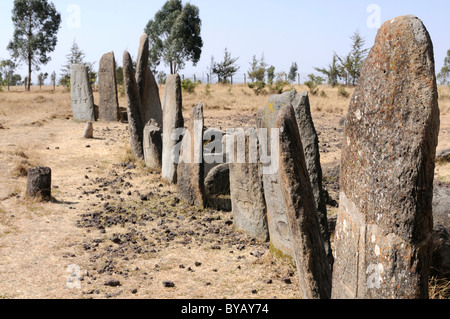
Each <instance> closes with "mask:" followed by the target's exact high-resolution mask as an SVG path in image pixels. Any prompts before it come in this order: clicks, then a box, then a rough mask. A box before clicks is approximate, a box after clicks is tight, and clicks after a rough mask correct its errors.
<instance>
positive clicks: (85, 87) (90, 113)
mask: <svg viewBox="0 0 450 319" xmlns="http://www.w3.org/2000/svg"><path fill="white" fill-rule="evenodd" d="M70 72H71V73H70V98H71V101H72V113H73V118H74V119H75V120H78V121H92V122H95V112H94V95H93V94H92V87H91V85H90V83H89V75H88V68H87V66H84V65H81V64H72V66H71V71H70Z"/></svg>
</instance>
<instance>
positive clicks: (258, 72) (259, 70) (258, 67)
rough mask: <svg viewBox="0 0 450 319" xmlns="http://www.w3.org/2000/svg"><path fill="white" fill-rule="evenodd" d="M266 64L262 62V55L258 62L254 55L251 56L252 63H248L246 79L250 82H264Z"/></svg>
mask: <svg viewBox="0 0 450 319" xmlns="http://www.w3.org/2000/svg"><path fill="white" fill-rule="evenodd" d="M266 68H267V64H266V63H265V61H264V54H262V56H261V59H260V60H259V61H258V59H257V58H256V55H254V56H253V60H252V62H250V70H249V71H248V73H247V74H248V77H249V79H250V80H251V81H252V82H255V81H256V82H264V80H265V77H266Z"/></svg>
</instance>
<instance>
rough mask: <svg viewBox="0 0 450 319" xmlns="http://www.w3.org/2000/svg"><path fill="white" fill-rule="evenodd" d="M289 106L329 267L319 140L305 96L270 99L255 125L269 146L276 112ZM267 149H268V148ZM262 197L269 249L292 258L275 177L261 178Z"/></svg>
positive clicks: (297, 94)
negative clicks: (263, 199)
mask: <svg viewBox="0 0 450 319" xmlns="http://www.w3.org/2000/svg"><path fill="white" fill-rule="evenodd" d="M286 105H290V106H292V107H293V108H294V112H295V116H296V121H297V125H298V128H299V131H300V137H301V141H302V145H303V151H304V155H305V159H306V165H307V168H308V173H309V177H310V181H311V185H312V188H313V193H314V200H315V205H316V210H317V216H318V218H319V224H320V231H321V234H322V236H323V238H324V245H325V249H326V251H327V256H328V259H329V262H330V264H331V265H332V264H333V255H332V251H331V244H330V238H329V231H328V221H327V208H326V201H325V197H324V190H323V187H322V169H321V165H320V152H319V139H318V135H317V132H316V130H315V127H314V123H313V119H312V116H311V110H310V104H309V98H308V94H307V93H298V92H296V91H290V92H286V93H283V94H280V95H274V96H271V97H270V99H269V101H268V102H267V104H266V106H265V108H264V109H262V110H260V111H259V112H258V113H257V125H258V128H260V129H268V136H269V143H270V133H271V132H270V129H272V128H275V121H276V118H277V114H278V112H279V110H280V109H281V108H282V107H284V106H286ZM268 148H269V149H270V146H268ZM263 181H264V194H265V197H266V202H267V209H268V215H269V230H270V240H271V242H272V244H273V246H274V247H275V248H276V249H277V250H279V251H281V252H282V253H283V254H285V255H288V256H292V257H294V250H293V246H292V240H291V238H290V236H289V231H288V227H287V220H286V209H285V207H284V203H283V201H282V200H281V189H280V185H279V183H278V174H277V173H276V172H274V173H273V174H264V175H263Z"/></svg>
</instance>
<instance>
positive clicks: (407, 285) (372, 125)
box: [333, 16, 440, 299]
mask: <svg viewBox="0 0 450 319" xmlns="http://www.w3.org/2000/svg"><path fill="white" fill-rule="evenodd" d="M435 74H436V73H435V66H434V55H433V45H432V42H431V39H430V36H429V34H428V32H427V30H426V28H425V26H424V25H423V23H422V22H421V21H420V20H419V19H418V18H417V17H414V16H401V17H397V18H395V19H392V20H389V21H387V22H385V23H384V24H383V25H382V26H381V28H380V29H379V30H378V35H377V37H376V40H375V45H374V46H373V48H372V50H371V51H370V54H369V56H368V57H367V59H366V60H365V62H364V64H363V67H362V71H361V77H360V78H359V81H358V86H357V88H356V90H355V93H354V95H353V97H352V99H351V102H350V107H349V113H348V115H347V120H346V127H345V140H344V149H343V153H342V165H341V167H342V168H341V183H340V184H341V193H340V207H339V212H338V221H337V226H336V235H335V264H334V273H333V298H344V299H353V298H361V299H403V298H405V299H414V298H428V294H429V293H428V280H429V270H430V261H431V252H432V231H433V215H432V198H433V178H434V168H435V155H436V146H437V142H438V134H439V126H440V123H439V107H438V92H437V86H436V75H435Z"/></svg>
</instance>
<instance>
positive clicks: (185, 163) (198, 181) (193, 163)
mask: <svg viewBox="0 0 450 319" xmlns="http://www.w3.org/2000/svg"><path fill="white" fill-rule="evenodd" d="M203 125H204V120H203V104H202V103H199V104H197V105H196V106H195V107H194V108H193V110H192V114H191V117H190V119H189V121H188V123H187V127H188V128H187V131H186V133H185V134H184V138H183V142H182V145H181V152H180V163H179V164H178V175H177V176H178V177H177V179H178V181H177V182H178V184H177V186H178V195H179V196H180V198H182V199H183V200H184V201H186V202H187V203H189V204H190V205H194V206H197V207H201V208H203V207H205V203H206V201H205V191H204V170H203V169H204V167H203Z"/></svg>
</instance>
